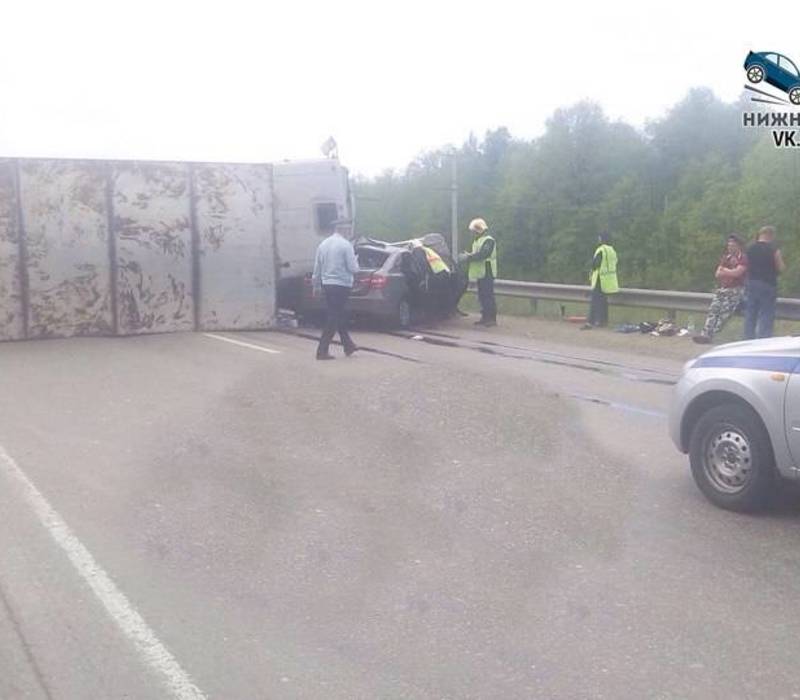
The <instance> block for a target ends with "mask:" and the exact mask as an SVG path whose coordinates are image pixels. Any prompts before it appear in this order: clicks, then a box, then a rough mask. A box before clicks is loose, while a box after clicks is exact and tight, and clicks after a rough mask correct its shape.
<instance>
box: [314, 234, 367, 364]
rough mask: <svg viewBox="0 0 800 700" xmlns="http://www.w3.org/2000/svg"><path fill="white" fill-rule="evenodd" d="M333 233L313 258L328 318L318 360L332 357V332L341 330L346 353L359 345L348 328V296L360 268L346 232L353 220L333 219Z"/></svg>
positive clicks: (316, 285) (316, 291)
mask: <svg viewBox="0 0 800 700" xmlns="http://www.w3.org/2000/svg"><path fill="white" fill-rule="evenodd" d="M333 226H334V229H333V231H332V233H331V234H330V235H329V236H328V237H327V238H326V239H325V240H324V241H322V243H320V244H319V247H318V248H317V256H316V258H315V260H314V274H313V284H314V294H320V293H323V294H324V295H325V306H326V307H327V318H326V320H325V327H324V328H323V331H322V336H321V337H320V339H319V346H318V347H317V359H318V360H332V359H334V358H333V355H331V354H330V352H329V351H328V347H329V346H330V342H331V340H333V336H334V335H335V334H336V333H337V332H338V333H339V339H340V340H341V341H342V347H344V354H345V355H347V356H348V357H350V355H352V354H353V353H354V352H355V351H356V350H358V348H357V347H356V344H355V343H354V342H353V339H352V338H351V337H350V334H349V333H348V332H347V310H346V307H347V298H348V297H349V296H350V290H351V289H352V288H353V279H354V275H355V273H356V272H358V259H357V258H356V253H355V250H353V244H352V243H351V242H350V241H349V240H348V239H347V238H346V237H345V236H344V235H342V234H343V233H349V231H350V227H351V222H350V221H349V220H345V219H338V220H336V221H334V222H333Z"/></svg>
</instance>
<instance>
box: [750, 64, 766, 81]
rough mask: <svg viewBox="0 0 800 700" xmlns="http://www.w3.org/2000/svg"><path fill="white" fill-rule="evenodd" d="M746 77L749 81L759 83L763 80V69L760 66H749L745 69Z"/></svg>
mask: <svg viewBox="0 0 800 700" xmlns="http://www.w3.org/2000/svg"><path fill="white" fill-rule="evenodd" d="M747 79H748V80H749V81H750V82H751V83H760V82H761V81H762V80H764V69H763V68H762V67H761V66H757V65H756V66H750V67H749V68H748V69H747Z"/></svg>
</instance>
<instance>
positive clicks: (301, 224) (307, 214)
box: [273, 158, 355, 309]
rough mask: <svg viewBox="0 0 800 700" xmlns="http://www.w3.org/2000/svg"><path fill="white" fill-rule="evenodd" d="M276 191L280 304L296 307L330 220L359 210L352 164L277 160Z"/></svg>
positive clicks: (282, 306) (289, 307)
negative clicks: (350, 169) (349, 168)
mask: <svg viewBox="0 0 800 700" xmlns="http://www.w3.org/2000/svg"><path fill="white" fill-rule="evenodd" d="M273 196H274V198H275V199H274V205H273V211H274V217H275V247H276V264H277V269H278V306H279V307H280V308H288V309H297V308H298V305H299V304H300V301H301V299H302V293H303V278H304V276H305V275H306V274H308V273H311V272H312V271H313V269H314V254H315V252H316V250H317V246H318V245H319V243H320V241H321V240H322V239H323V238H324V237H325V236H326V235H327V233H328V231H329V230H330V224H331V223H332V222H333V221H335V220H336V219H342V218H353V216H354V214H355V211H354V206H353V197H352V194H351V191H350V182H349V177H348V172H347V168H345V167H344V166H342V165H341V164H340V163H339V161H338V160H337V159H335V158H328V159H321V160H307V161H292V162H283V163H276V164H275V165H274V166H273Z"/></svg>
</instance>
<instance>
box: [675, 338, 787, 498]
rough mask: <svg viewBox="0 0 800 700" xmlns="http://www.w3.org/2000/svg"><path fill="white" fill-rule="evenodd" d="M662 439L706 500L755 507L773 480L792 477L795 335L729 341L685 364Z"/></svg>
mask: <svg viewBox="0 0 800 700" xmlns="http://www.w3.org/2000/svg"><path fill="white" fill-rule="evenodd" d="M670 434H671V437H672V440H673V442H674V443H675V444H676V445H677V447H678V449H680V450H681V451H682V452H683V453H685V454H688V455H689V461H690V464H691V468H692V475H693V476H694V479H695V481H696V482H697V485H698V486H699V487H700V490H701V491H702V492H703V493H704V494H705V496H706V497H707V498H708V499H709V500H710V501H712V502H713V503H715V504H716V505H718V506H720V507H722V508H727V509H730V510H737V511H753V510H758V509H760V508H763V507H764V506H765V505H767V503H768V502H769V499H770V496H771V495H772V493H773V491H774V490H775V488H776V485H777V484H778V483H779V481H780V479H781V478H786V479H798V478H800V338H793V337H787V338H770V339H767V340H754V341H745V342H741V343H732V344H730V345H723V346H720V347H719V348H716V349H714V350H712V351H711V352H708V353H706V354H704V355H701V356H700V357H698V358H697V359H695V360H692V361H690V362H688V363H687V364H686V365H685V367H684V371H683V375H682V377H681V379H680V381H679V382H678V384H677V386H676V387H675V392H674V394H673V400H672V407H671V410H670Z"/></svg>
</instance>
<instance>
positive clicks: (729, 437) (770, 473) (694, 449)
mask: <svg viewBox="0 0 800 700" xmlns="http://www.w3.org/2000/svg"><path fill="white" fill-rule="evenodd" d="M689 460H690V462H691V465H692V476H693V477H694V480H695V482H696V483H697V485H698V487H699V488H700V490H701V491H702V492H703V494H704V495H705V496H706V498H708V500H709V501H711V502H712V503H714V504H715V505H717V506H719V507H721V508H726V509H728V510H736V511H743V512H747V511H756V510H760V509H762V508H764V507H765V506H767V504H768V503H769V500H770V497H771V496H772V494H773V491H774V483H775V463H774V458H773V456H772V446H771V444H770V440H769V435H768V434H767V431H766V429H765V428H764V424H763V423H762V422H761V419H760V418H759V417H758V416H757V415H756V414H755V413H754V412H753V411H752V410H751V409H750V408H748V407H746V406H742V405H741V404H736V403H728V404H722V405H720V406H715V407H714V408H711V409H709V410H708V411H706V413H704V414H703V415H702V416H701V417H700V420H698V421H697V425H696V426H695V429H694V431H693V432H692V438H691V441H690V443H689Z"/></svg>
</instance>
